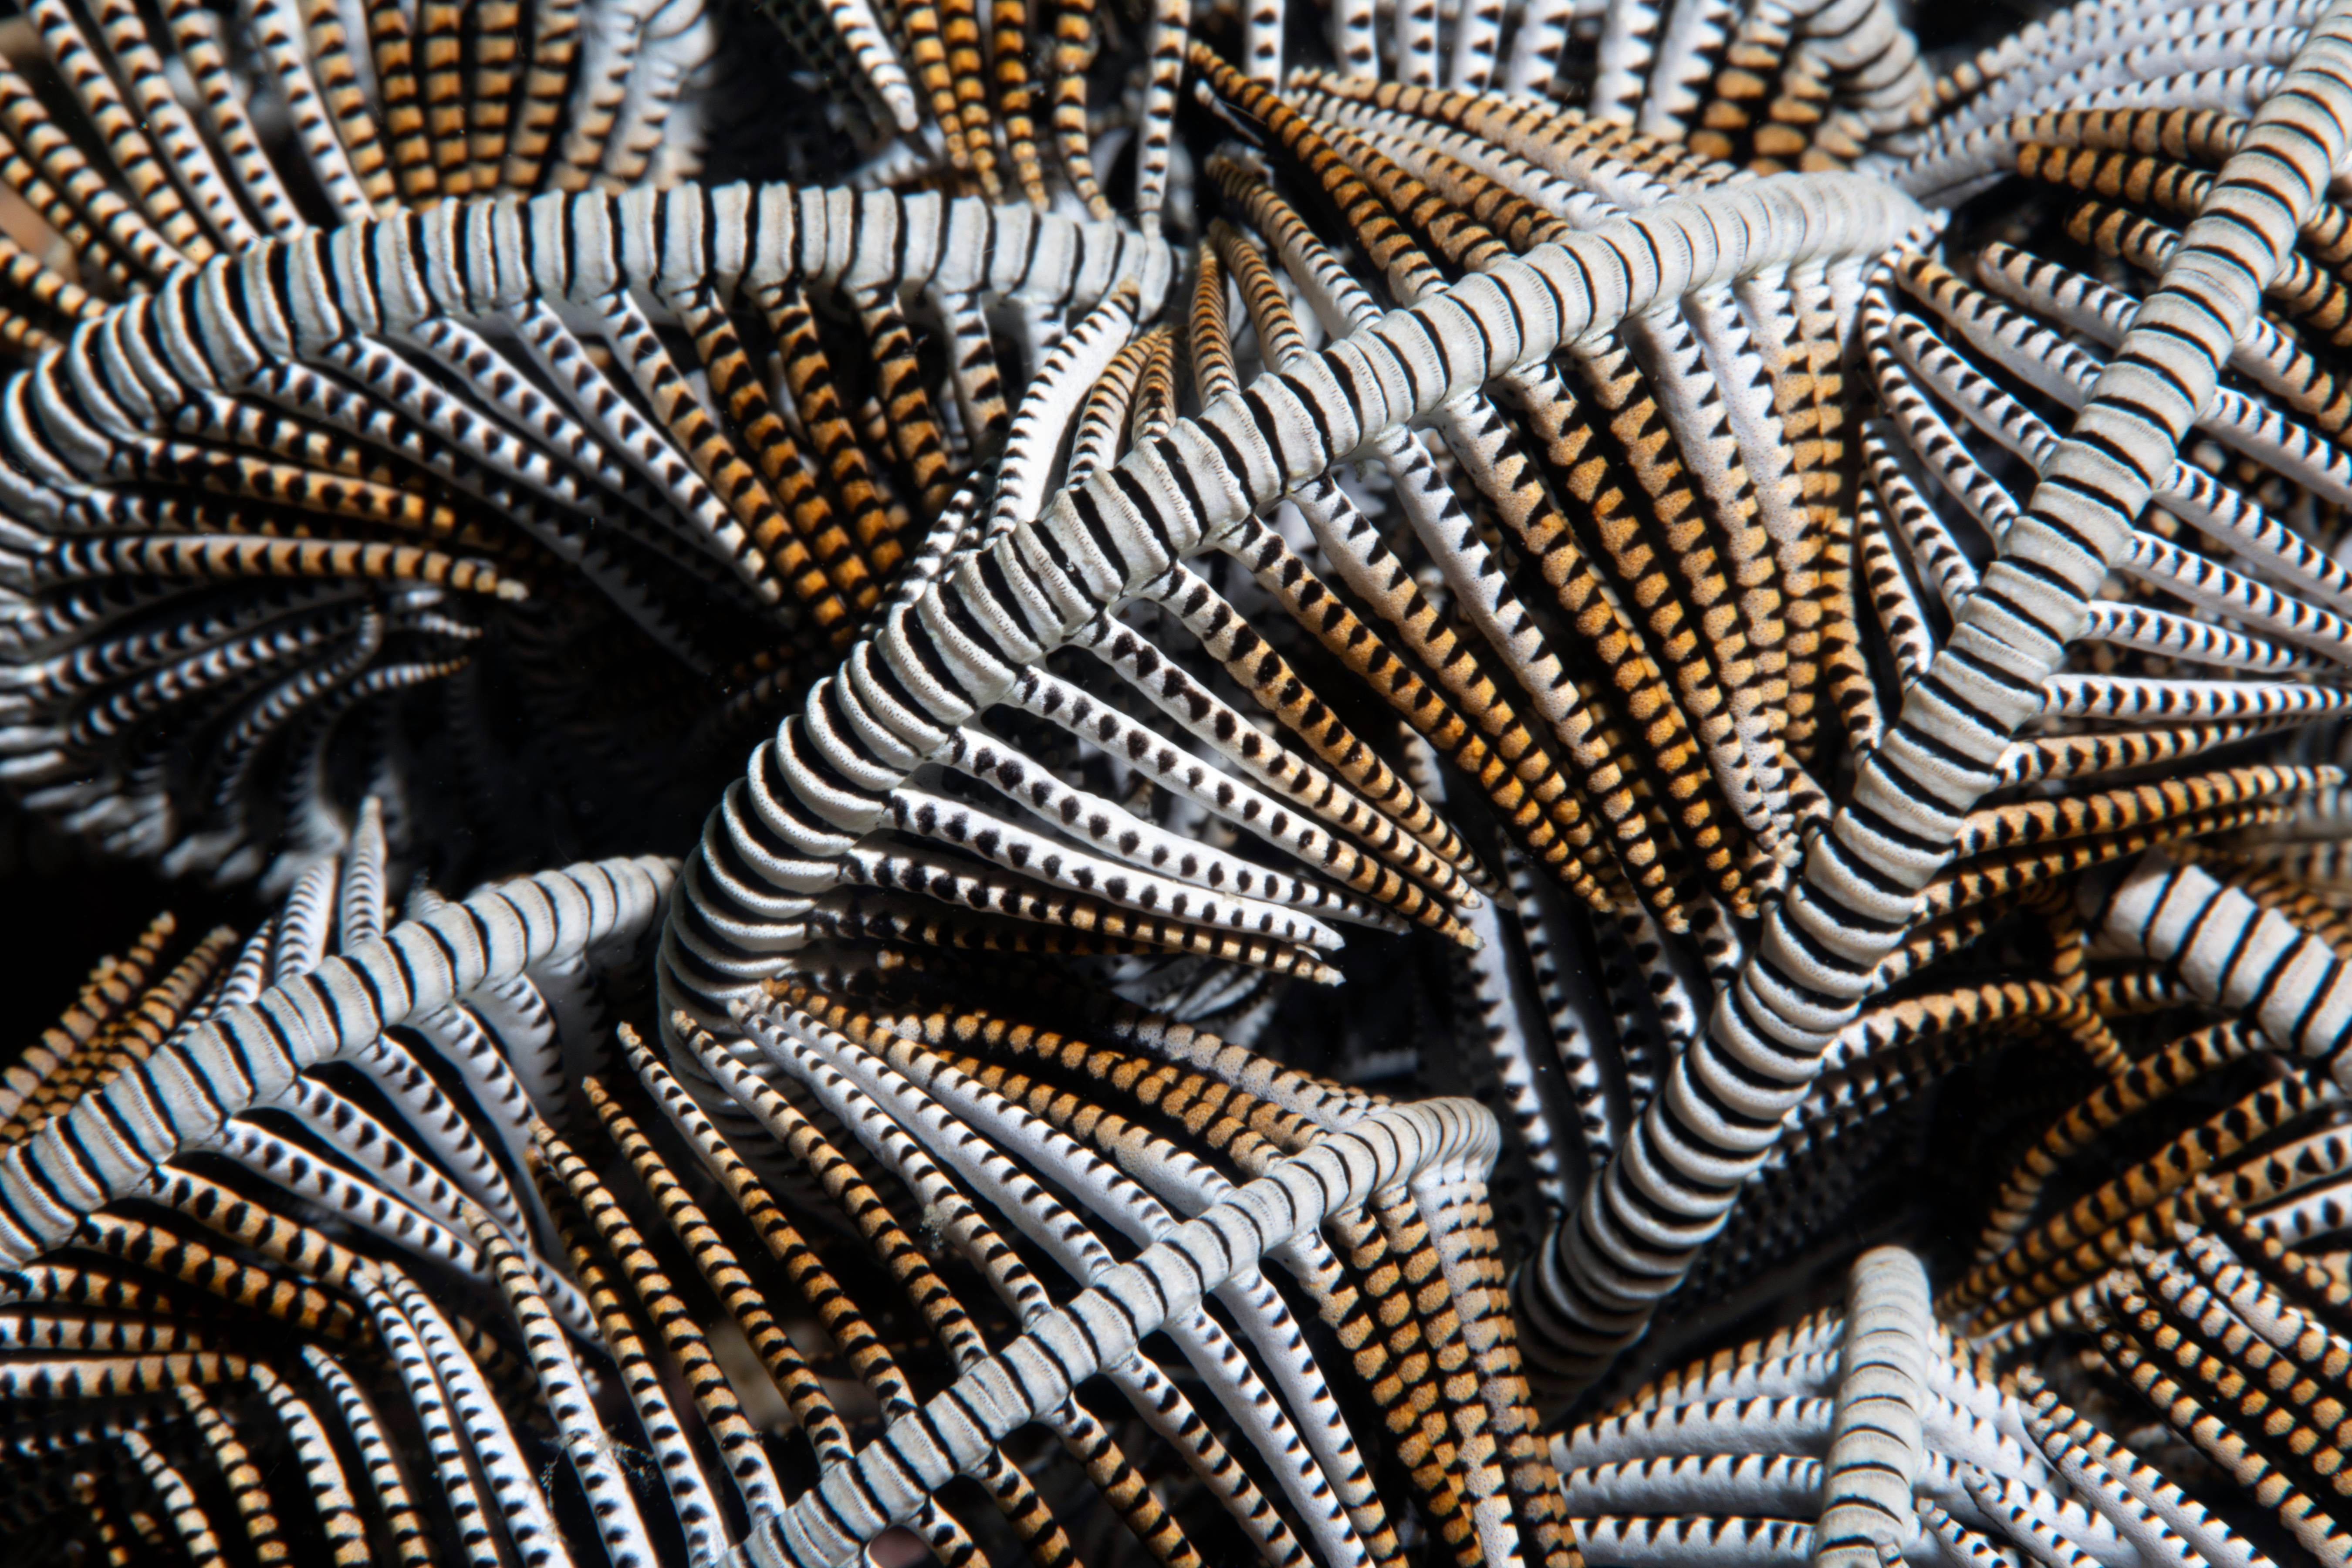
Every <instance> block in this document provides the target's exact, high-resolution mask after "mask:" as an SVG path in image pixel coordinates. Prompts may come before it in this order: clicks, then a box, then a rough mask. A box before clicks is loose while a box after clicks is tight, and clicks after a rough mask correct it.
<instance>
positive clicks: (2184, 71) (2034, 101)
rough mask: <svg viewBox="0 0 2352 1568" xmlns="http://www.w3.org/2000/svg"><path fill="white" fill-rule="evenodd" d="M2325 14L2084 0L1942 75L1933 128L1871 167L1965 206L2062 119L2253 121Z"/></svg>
mask: <svg viewBox="0 0 2352 1568" xmlns="http://www.w3.org/2000/svg"><path fill="white" fill-rule="evenodd" d="M2322 10H2323V7H2322V6H2320V5H2317V4H2315V3H2314V0H2283V3H2282V0H2254V3H2251V4H2236V3H2228V4H2218V5H2148V4H2145V3H2144V0H2080V3H2079V4H2076V5H2071V6H2068V7H2067V8H2065V9H2064V10H2062V11H2057V12H2054V13H2053V14H2052V15H2050V16H2044V17H2042V18H2040V19H2038V20H2036V21H2033V22H2031V23H2029V24H2027V25H2026V26H2023V27H2021V28H2019V29H2017V30H2016V31H2015V32H2013V33H2011V34H2010V35H2009V36H2008V37H2004V38H2002V39H2001V41H2000V42H1999V43H1998V44H1994V45H1992V46H1990V47H1988V48H1985V49H1983V50H1981V51H1979V53H1978V54H1977V55H1976V56H1975V57H1974V58H1971V59H1969V60H1967V61H1964V62H1963V63H1961V64H1960V65H1958V66H1956V67H1954V68H1952V69H1951V70H1950V71H1948V72H1947V73H1946V74H1945V75H1944V76H1942V77H1941V78H1939V79H1937V81H1936V83H1935V87H1934V95H1935V107H1934V110H1933V113H1932V114H1931V115H1930V116H1929V118H1928V120H1927V124H1926V127H1925V129H1924V130H1922V131H1921V132H1920V133H1919V134H1918V135H1917V136H1916V138H1913V139H1909V140H1907V141H1906V142H1903V143H1901V144H1899V145H1898V146H1897V147H1895V148H1891V149H1888V150H1885V151H1883V152H1880V153H1875V154H1874V155H1873V156H1872V157H1871V158H1870V159H1869V160H1867V162H1866V163H1865V164H1864V167H1868V168H1870V169H1872V170H1874V172H1877V173H1882V174H1885V175H1886V176H1887V177H1888V178H1890V179H1892V180H1894V181H1895V182H1896V183H1897V184H1901V185H1902V186H1903V187H1904V189H1906V190H1907V191H1910V192H1911V193H1913V194H1914V195H1917V196H1918V197H1919V198H1920V199H1921V200H1923V201H1934V202H1937V204H1939V205H1958V203H1959V202H1961V201H1963V200H1965V199H1966V198H1968V197H1969V196H1970V195H1975V194H1977V193H1978V192H1979V191H1981V190H1983V189H1984V188H1985V187H1986V186H1987V185H1989V184H1992V183H1994V182H1995V181H1997V180H1999V179H2000V177H2001V176H2002V175H2003V174H2007V173H2008V172H2009V171H2010V168H2011V161H2012V159H2013V158H2014V156H2015V153H2016V151H2017V149H2018V147H2019V146H2020V145H2021V143H2022V142H2025V141H2027V140H2028V139H2030V138H2031V137H2032V135H2033V134H2034V133H2035V132H2034V127H2035V126H2036V125H2037V124H2039V123H2041V122H2042V121H2046V120H2047V119H2048V118H2050V117H2053V116H2057V117H2061V118H2063V117H2068V116H2076V115H2082V114H2086V113H2087V114H2097V113H2101V112H2114V111H2117V110H2123V111H2139V110H2158V111H2177V112H2181V113H2191V112H2198V111H2219V112H2221V113H2223V114H2226V115H2228V116H2229V117H2231V118H2232V119H2234V120H2238V121H2243V120H2244V119H2245V118H2247V117H2249V116H2251V115H2252V113H2253V112H2254V111H2255V110H2256V109H2257V108H2259V107H2260V106H2261V104H2262V103H2263V100H2265V99H2266V98H2269V97H2270V96H2272V95H2273V94H2274V93H2275V92H2277V91H2278V90H2279V89H2280V87H2281V85H2282V83H2283V81H2284V78H2285V73H2286V71H2287V68H2288V67H2289V66H2290V64H2291V63H2292V60H2293V57H2294V51H2295V49H2296V48H2297V47H2299V45H2300V42H2301V39H2302V37H2303V35H2304V34H2305V31H2306V30H2308V29H2309V28H2310V27H2311V26H2314V24H2315V22H2316V21H2317V20H2318V18H2319V16H2320V15H2321V12H2322ZM2217 162H2218V161H2217Z"/></svg>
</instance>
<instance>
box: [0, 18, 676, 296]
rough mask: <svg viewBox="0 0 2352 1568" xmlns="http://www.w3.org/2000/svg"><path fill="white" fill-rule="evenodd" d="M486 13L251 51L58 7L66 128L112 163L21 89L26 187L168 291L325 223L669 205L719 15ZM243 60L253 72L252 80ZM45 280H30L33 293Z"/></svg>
mask: <svg viewBox="0 0 2352 1568" xmlns="http://www.w3.org/2000/svg"><path fill="white" fill-rule="evenodd" d="M469 9H470V8H468V7H465V6H458V5H436V6H435V7H432V8H431V9H430V10H429V11H428V12H425V13H424V14H422V15H420V16H410V15H408V14H407V13H404V11H402V10H401V9H400V8H398V7H394V6H387V5H365V6H359V7H354V8H353V9H352V11H351V12H350V13H349V14H348V15H343V14H338V13H336V12H334V11H333V10H331V9H326V8H322V7H320V6H319V5H315V4H311V3H309V0H256V3H255V4H253V5H248V6H247V7H244V8H243V10H242V12H241V14H240V16H238V17H237V18H236V22H234V23H231V24H230V26H233V27H235V28H236V33H237V34H238V35H241V36H238V37H234V38H232V37H226V36H225V35H224V30H223V22H222V20H221V19H220V18H217V17H215V16H213V15H212V14H211V13H209V12H207V11H205V10H204V9H203V8H202V7H201V6H199V5H194V3H193V0H170V3H168V4H166V5H163V6H162V7H161V8H160V13H159V14H157V15H154V16H150V15H147V14H142V12H141V11H140V9H139V8H138V7H135V6H132V5H122V4H116V3H113V0H108V3H106V4H101V5H97V6H96V7H94V8H92V9H91V11H90V13H89V16H90V20H91V22H92V23H94V24H95V26H86V25H85V24H84V23H83V22H82V21H81V20H80V19H79V18H78V17H77V16H76V15H75V13H74V11H73V9H72V8H70V7H68V6H66V5H40V6H37V7H36V8H35V9H34V10H33V11H32V12H31V13H30V14H29V15H28V20H30V21H31V22H32V23H33V25H34V26H36V28H37V30H38V32H39V35H40V39H41V44H42V46H43V47H44V49H45V51H46V52H47V55H48V58H49V60H50V62H51V63H52V64H53V65H54V66H55V68H57V70H58V73H59V75H60V76H61V77H62V78H63V79H65V81H66V82H67V83H68V84H69V86H70V89H71V90H70V95H69V97H68V98H67V99H66V100H65V101H64V102H63V103H60V104H59V105H58V107H59V108H64V107H67V106H68V105H69V106H70V107H71V109H72V110H75V111H77V112H78V113H79V115H80V117H81V118H82V120H83V121H84V122H85V128H86V130H87V132H88V138H87V141H88V144H89V146H91V147H92V148H93V149H96V150H97V151H98V152H99V153H100V154H101V158H102V161H99V160H92V159H90V158H88V157H86V156H84V155H83V154H82V153H79V152H78V151H76V150H75V146H74V142H75V141H76V140H78V139H77V138H75V137H73V136H71V135H69V134H68V133H66V132H64V131H63V130H62V128H60V127H58V126H56V125H55V124H53V123H47V122H45V121H43V120H42V119H41V118H40V115H41V111H40V110H39V109H38V108H36V107H33V106H32V105H31V104H30V102H29V99H28V96H27V95H26V91H25V83H24V82H23V81H22V79H19V78H17V77H16V75H15V74H14V73H13V72H12V73H11V74H9V75H8V76H7V77H5V78H0V98H5V99H6V100H8V104H9V109H8V110H7V111H6V112H7V117H8V125H9V134H10V137H11V139H12V140H13V141H14V142H16V143H17V144H18V146H19V148H20V150H21V152H22V153H23V154H24V155H23V156H21V157H19V158H17V159H15V160H13V161H12V162H11V163H10V164H9V168H8V173H7V174H6V175H5V178H6V180H7V181H8V183H9V184H12V185H14V186H16V188H17V189H18V191H19V194H21V195H26V198H27V200H28V201H31V202H32V204H33V205H34V206H35V207H36V209H37V210H39V211H40V212H42V214H43V216H45V218H47V221H48V222H49V224H50V226H52V227H53V228H55V229H56V230H57V231H58V233H59V234H60V235H62V236H63V237H65V238H66V239H67V240H68V243H69V244H70V245H72V246H73V247H74V248H75V249H76V251H77V252H78V253H79V255H80V257H81V258H82V259H83V260H84V262H85V264H89V263H96V264H98V269H99V270H100V272H102V273H104V274H105V275H107V276H109V277H110V279H117V280H122V281H127V280H128V279H129V278H130V276H131V273H133V272H135V273H136V274H138V275H139V277H140V278H141V279H142V281H146V282H152V281H153V280H154V279H157V278H160V277H161V276H163V275H164V274H165V273H168V272H169V271H171V270H173V269H174V268H177V267H179V266H182V265H196V264H201V263H202V262H204V261H205V260H207V259H209V258H211V257H212V256H213V255H214V254H215V253H216V252H218V251H224V250H225V251H229V252H235V251H238V250H242V249H244V248H246V247H247V246H249V245H250V244H252V243H253V241H254V239H255V238H256V237H257V236H260V235H275V236H286V235H290V234H294V233H298V232H300V231H301V230H303V229H304V228H307V227H308V226H310V224H311V223H314V222H323V223H329V224H333V223H349V222H353V221H356V220H358V219H362V218H368V217H377V216H391V215H392V214H393V213H394V212H395V211H398V210H399V209H400V208H401V207H402V206H403V205H410V206H417V207H422V206H425V205H430V204H431V203H432V202H433V201H435V200H436V199H438V198H443V197H455V196H464V195H477V196H486V195H495V194H498V193H500V192H514V193H519V194H524V195H528V194H530V193H531V192H533V191H536V190H540V189H557V190H580V189H584V188H587V187H589V186H590V185H591V184H597V185H601V186H603V187H604V188H608V189H617V188H619V187H621V186H624V185H627V184H636V183H638V182H640V181H642V180H646V179H647V178H648V177H652V178H654V179H656V180H657V181H658V183H662V184H668V183H670V182H672V181H675V180H676V179H677V178H679V177H680V176H681V175H683V174H688V173H690V172H691V171H692V168H693V163H694V153H693V148H694V145H695V143H696V142H698V139H699V133H698V125H697V112H698V111H697V107H696V104H695V101H694V97H693V95H692V94H690V93H689V92H688V91H687V90H686V89H687V87H688V79H689V78H690V77H691V76H692V75H693V73H694V71H695V69H696V68H697V67H698V66H699V65H700V64H701V63H702V59H703V57H704V56H705V55H707V54H708V52H709V47H710V37H709V19H708V17H707V16H706V15H705V13H704V8H703V7H702V6H701V5H698V4H695V3H693V0H685V3H681V4H676V5H662V6H657V7H656V6H652V5H646V3H645V0H588V3H586V4H580V3H578V0H539V3H535V4H531V5H499V6H495V7H493V8H492V9H491V10H490V11H489V12H488V14H486V15H484V16H480V17H478V18H477V17H472V16H469ZM158 22H160V23H161V25H160V26H158V25H157V24H158ZM353 22H356V23H357V26H356V28H354V27H352V26H348V25H347V24H350V23H353ZM461 31H462V33H463V34H464V35H465V36H461ZM232 46H235V47H232ZM232 55H235V56H236V58H237V60H238V62H239V63H243V62H245V61H248V60H249V62H250V65H251V67H252V70H251V74H250V76H248V75H247V74H245V73H244V72H242V71H240V70H239V69H238V68H236V65H235V64H232V60H231V56H232ZM362 59H363V60H364V61H365V64H366V68H364V69H363V68H362V64H361V62H362ZM173 68H179V69H181V70H184V71H185V73H186V76H187V79H189V80H190V81H191V82H192V83H193V84H194V88H195V98H196V102H195V105H194V108H193V109H192V108H191V107H190V106H188V105H184V104H183V103H182V102H181V101H180V100H179V99H178V98H176V97H175V96H174V91H173V88H172V86H171V85H170V73H171V72H172V71H173ZM263 96H267V97H268V98H272V99H274V100H276V103H277V105H278V106H282V107H277V108H275V109H274V110H273V112H275V113H278V114H282V115H283V116H285V117H286V119H287V120H288V121H289V122H290V123H289V125H288V127H287V129H288V131H289V132H290V134H288V135H286V136H285V137H284V138H283V139H282V140H279V141H278V142H277V143H276V155H277V156H278V158H279V159H280V160H281V161H282V162H283V163H284V164H285V167H284V168H282V169H281V168H280V167H278V165H276V164H273V163H272V162H271V161H270V159H271V152H270V150H269V149H268V147H267V146H266V145H265V142H264V140H263V138H262V137H261V136H260V135H259V134H258V133H257V132H256V130H255V127H254V123H253V119H252V116H251V113H250V110H251V106H252V104H253V103H254V101H255V100H257V99H258V98H261V97H263ZM656 149H659V150H660V152H661V157H660V158H659V159H658V160H656V158H655V157H654V153H655V152H656ZM289 180H290V182H291V183H290V184H289ZM291 189H301V190H303V191H304V193H305V195H304V199H303V200H302V201H300V202H298V201H296V200H295V199H294V197H293V196H292V195H289V190H291ZM183 193H185V195H183ZM126 259H128V260H130V261H132V262H133V263H135V265H134V266H133V267H132V268H124V267H123V266H122V265H121V263H122V262H123V261H124V260H126ZM28 281H29V280H28V279H24V278H19V279H15V280H14V284H15V287H14V289H12V293H13V292H15V291H16V290H21V289H26V288H27V287H28ZM36 302H37V303H42V304H43V305H44V306H45V308H48V309H54V308H55V304H56V302H55V301H39V300H36Z"/></svg>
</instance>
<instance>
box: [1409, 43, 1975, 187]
mask: <svg viewBox="0 0 2352 1568" xmlns="http://www.w3.org/2000/svg"><path fill="white" fill-rule="evenodd" d="M1454 85H1464V84H1462V83H1459V82H1456V83H1455V84H1454ZM1931 90H1932V89H1931V85H1930V82H1929V80H1928V77H1927V70H1926V68H1925V67H1924V66H1923V65H1922V63H1921V61H1920V58H1919V50H1918V46H1917V44H1916V42H1915V41H1914V40H1913V38H1912V37H1911V32H1910V29H1909V27H1908V26H1906V25H1905V23H1904V21H1903V19H1902V18H1901V16H1899V15H1898V14H1897V12H1896V10H1895V7H1893V6H1891V5H1885V4H1884V3H1882V0H1843V3H1829V4H1824V3H1822V0H1802V3H1801V4H1797V5H1756V4H1751V5H1721V6H1718V5H1704V4H1694V3H1693V0H1660V3H1658V4H1642V5H1629V6H1611V7H1609V8H1608V9H1607V11H1606V13H1605V20H1604V21H1603V22H1602V25H1601V36H1600V39H1599V44H1598V48H1597V52H1596V56H1595V58H1594V62H1593V78H1592V84H1591V90H1590V95H1589V98H1588V100H1587V105H1588V107H1587V112H1589V113H1591V115H1592V116H1593V117H1594V118H1595V119H1598V120H1605V121H1617V122H1620V123H1622V124H1626V125H1630V126H1632V127H1633V128H1634V129H1635V130H1637V131H1639V132H1642V133H1643V134H1644V135H1649V136H1655V137H1658V138H1661V139H1663V140H1666V141H1672V142H1686V143H1687V144H1688V145H1689V146H1690V147H1691V148H1692V149H1693V150H1694V151H1696V152H1697V153H1701V154H1702V155H1703V156H1706V157H1712V158H1725V159H1728V160H1730V161H1732V162H1735V163H1742V164H1746V165H1748V166H1749V167H1752V168H1755V169H1757V170H1758V171H1759V172H1762V173H1769V172H1772V171H1775V170H1779V169H1791V168H1793V169H1822V168H1843V167H1845V166H1846V165H1848V164H1851V163H1853V162H1854V161H1855V160H1856V159H1857V158H1859V157H1861V156H1863V155H1864V153H1868V152H1869V151H1871V150H1872V149H1874V147H1877V146H1879V145H1881V144H1883V143H1885V142H1887V141H1888V140H1889V139H1890V138H1894V139H1899V138H1900V136H1901V133H1903V132H1906V131H1908V130H1910V129H1911V128H1913V127H1914V126H1915V125H1916V124H1917V123H1918V122H1919V121H1921V120H1923V119H1924V118H1925V116H1926V112H1927V108H1928V107H1929V105H1930V104H1931V103H1932V101H1933V100H1932V99H1931V97H1930V93H1931Z"/></svg>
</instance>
